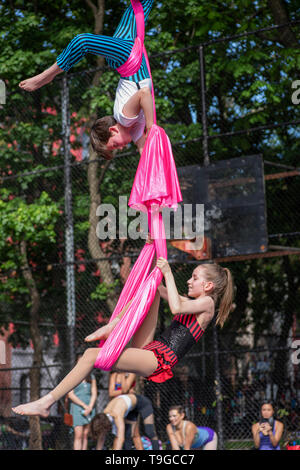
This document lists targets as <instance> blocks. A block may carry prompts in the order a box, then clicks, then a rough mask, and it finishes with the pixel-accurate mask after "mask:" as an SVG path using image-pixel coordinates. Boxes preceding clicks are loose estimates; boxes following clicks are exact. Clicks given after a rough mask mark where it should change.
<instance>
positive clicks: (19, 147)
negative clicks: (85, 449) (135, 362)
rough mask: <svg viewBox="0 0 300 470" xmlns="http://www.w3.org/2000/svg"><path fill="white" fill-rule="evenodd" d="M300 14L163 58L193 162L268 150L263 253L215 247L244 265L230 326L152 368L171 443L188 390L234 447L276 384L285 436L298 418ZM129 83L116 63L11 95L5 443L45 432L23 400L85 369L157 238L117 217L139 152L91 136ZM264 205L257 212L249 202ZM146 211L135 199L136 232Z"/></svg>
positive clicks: (171, 105) (6, 140)
mask: <svg viewBox="0 0 300 470" xmlns="http://www.w3.org/2000/svg"><path fill="white" fill-rule="evenodd" d="M287 27H289V28H290V29H291V30H292V31H293V33H294V34H295V35H296V36H297V35H298V36H299V26H298V23H297V22H295V23H292V24H290V25H288V26H287V25H283V26H280V27H274V28H268V29H265V30H261V31H257V32H254V33H251V34H244V35H240V36H236V37H232V38H225V39H222V38H218V39H215V40H212V41H210V42H209V43H206V44H202V45H200V46H199V47H197V48H195V47H191V48H188V49H185V50H179V51H171V52H168V53H163V54H157V55H155V54H152V56H151V57H150V63H151V67H152V75H153V81H154V88H155V94H156V106H157V116H158V124H159V125H161V126H162V127H164V128H165V129H166V131H167V133H168V135H169V137H170V139H171V141H172V147H173V153H174V158H175V162H176V166H177V168H178V171H179V175H180V174H181V173H180V172H181V170H183V169H186V168H187V167H190V166H191V165H195V166H197V167H201V168H210V167H211V165H212V164H215V163H218V162H221V161H228V160H230V159H235V158H241V159H245V161H246V160H247V157H250V156H252V155H260V156H261V158H262V160H263V163H264V173H263V176H264V178H263V179H264V198H263V201H262V203H263V205H264V210H265V216H264V220H263V223H265V224H266V228H267V234H266V235H267V240H266V243H265V245H264V246H263V248H262V249H261V250H259V253H257V252H244V253H241V254H239V256H230V255H227V256H224V257H221V258H220V257H218V259H217V260H216V261H218V262H222V264H224V266H227V267H229V268H230V269H231V270H232V273H233V276H234V278H235V284H236V297H235V308H234V311H233V312H232V314H231V317H230V320H229V322H228V326H226V327H224V330H222V331H220V330H218V331H217V329H216V328H215V327H211V328H209V329H208V330H207V331H206V332H205V335H204V336H203V338H202V339H201V342H200V343H199V344H198V345H197V346H196V347H195V348H194V349H193V351H192V352H191V353H190V354H189V355H188V356H187V357H186V358H185V359H184V360H183V361H182V362H181V363H180V364H179V365H178V366H176V367H175V372H174V378H173V379H172V380H170V381H167V382H166V383H164V384H160V385H158V384H153V383H149V382H147V381H145V380H143V379H140V380H139V381H138V387H137V389H138V390H139V391H140V392H141V393H144V394H145V395H147V396H148V397H149V398H150V399H151V401H152V403H153V406H154V411H155V419H156V427H157V431H158V435H159V438H160V440H161V441H162V443H163V446H164V447H167V446H168V443H167V435H166V425H167V423H168V408H169V406H170V405H173V404H179V405H183V406H184V409H185V411H186V416H187V418H188V419H190V420H192V421H193V422H195V423H196V424H197V425H199V426H208V427H211V428H213V429H214V430H216V432H217V433H218V437H219V448H220V449H250V448H253V440H252V434H251V425H252V424H253V423H254V422H255V421H257V420H258V419H259V404H260V403H261V401H262V399H264V398H268V399H272V400H273V401H274V402H275V404H276V408H277V416H278V418H279V419H280V420H282V421H284V423H285V434H284V439H285V440H287V439H288V438H289V433H296V432H297V431H298V432H299V425H298V422H297V419H298V412H299V367H298V364H297V361H298V359H297V354H296V350H295V347H296V346H295V344H296V343H297V342H296V341H295V340H296V339H297V334H299V330H297V317H298V315H299V307H298V305H299V302H298V297H299V283H300V281H299V253H300V245H299V239H300V226H299V218H298V217H297V215H298V211H299V209H298V207H299V196H298V195H299V189H300V182H299V169H298V167H297V165H298V163H297V162H298V155H299V148H298V146H297V139H298V133H299V128H297V125H298V124H299V122H300V119H299V106H298V107H297V106H296V105H295V104H294V103H293V100H292V89H291V82H292V81H293V80H295V79H296V71H297V69H296V60H295V58H294V57H293V51H292V50H291V49H289V48H282V46H280V45H278V43H277V42H276V35H278V34H280V32H281V31H284V28H287ZM249 57H250V58H251V60H249ZM246 59H247V60H246ZM249 64H250V65H249ZM117 82H118V77H117V76H116V74H115V73H114V72H112V71H111V70H108V69H106V68H104V69H97V70H87V71H83V72H76V73H70V74H68V75H66V76H64V77H63V78H62V79H60V78H57V79H56V80H55V82H53V84H50V85H48V86H46V87H44V88H42V89H40V90H38V91H37V92H34V93H32V94H28V93H22V92H20V91H11V92H10V93H8V95H7V99H6V104H5V105H3V106H2V108H1V122H2V124H1V137H0V145H1V150H2V154H3V167H2V171H1V173H2V175H1V176H2V180H1V183H2V184H1V191H2V201H3V202H2V205H1V211H2V213H1V218H2V225H1V227H2V240H3V241H2V245H0V247H1V258H2V261H1V271H0V281H1V283H0V285H1V305H0V308H1V324H2V325H3V332H4V333H5V336H4V337H3V341H6V349H5V350H3V351H2V353H3V354H4V356H5V357H4V359H5V360H3V361H2V363H3V364H2V365H0V394H1V400H0V403H1V404H0V406H1V411H0V413H1V416H2V418H1V419H2V434H1V446H2V448H9V449H14V448H27V447H28V446H32V445H33V444H32V443H31V442H30V438H29V436H30V434H31V433H32V429H31V433H30V432H29V431H28V429H29V428H28V424H27V421H24V420H23V419H20V418H16V417H14V416H12V414H11V406H15V405H17V404H19V403H22V402H24V401H28V400H31V399H34V398H35V396H36V395H35V394H36V392H37V389H38V394H39V393H41V394H44V393H45V392H46V391H47V390H50V389H51V388H52V387H53V386H54V385H56V384H57V383H58V381H59V379H60V378H61V377H62V376H63V375H64V374H65V373H66V372H67V371H68V370H69V369H70V367H71V366H72V365H73V364H74V362H75V355H76V351H77V349H78V348H81V347H82V345H83V339H84V337H85V336H86V335H87V334H88V333H90V332H92V331H94V330H95V329H96V328H97V327H98V325H99V324H101V323H103V322H104V321H106V320H107V319H108V318H109V316H110V314H111V312H112V311H113V308H114V306H115V304H116V299H117V298H118V295H119V293H120V291H121V289H122V286H123V284H124V282H125V280H126V278H127V276H128V273H129V272H130V269H131V267H132V265H133V263H134V261H135V259H136V258H137V256H138V254H139V252H140V249H141V247H142V246H143V244H144V240H143V239H141V238H139V237H138V236H137V237H136V239H133V238H130V237H128V236H127V234H128V232H127V234H126V233H125V235H124V233H123V232H124V227H123V226H122V230H123V232H122V234H121V224H122V221H120V220H119V218H118V214H119V213H120V211H121V206H122V205H123V206H122V207H123V208H124V205H125V207H126V204H127V200H128V197H129V194H130V190H131V186H132V183H133V179H134V175H135V171H136V168H137V163H138V154H137V152H136V151H135V150H134V148H130V149H127V150H126V151H123V152H122V153H120V155H118V156H117V157H116V158H115V159H114V160H113V161H112V162H110V163H108V162H106V161H104V160H103V159H101V158H99V157H98V156H97V155H95V154H94V153H93V152H92V151H91V149H90V147H89V128H90V126H91V124H92V122H93V121H94V120H95V118H96V116H101V115H104V114H110V113H112V107H113V99H114V93H115V89H116V86H117ZM156 84H159V86H157V87H156ZM192 168H193V167H192ZM240 176H243V175H240ZM235 190H236V191H237V192H238V193H239V195H241V194H242V193H243V191H244V190H245V187H244V186H243V184H242V183H241V182H240V181H236V182H235ZM193 201H194V202H195V201H196V202H197V203H202V202H203V201H201V200H199V199H198V200H195V199H193ZM104 204H107V205H109V207H113V208H114V211H115V212H113V218H114V216H115V220H111V219H107V220H106V224H107V225H105V223H103V227H104V229H106V230H108V228H109V224H110V223H113V224H115V226H116V236H115V237H113V238H112V239H106V240H105V239H104V240H103V239H99V237H98V234H99V225H98V224H99V221H100V213H99V207H100V206H101V207H102V208H104V209H105V207H106V206H103V205H104ZM107 207H108V206H107ZM249 207H250V206H249ZM249 207H248V208H247V207H245V208H244V211H247V210H248V211H249V213H250V209H249ZM104 209H103V210H104ZM246 213H247V212H246ZM101 215H102V216H104V215H105V213H104V212H103V213H101ZM206 216H207V214H206ZM110 217H111V216H110ZM136 218H137V214H134V213H130V211H128V214H127V230H128V231H129V229H130V224H132V226H135V224H136ZM249 220H250V219H249ZM229 222H231V229H232V232H230V233H233V232H234V231H235V230H238V220H235V221H229ZM249 223H250V222H249ZM257 223H258V222H257ZM217 241H218V240H217ZM168 249H169V251H168V253H169V260H170V263H171V265H172V270H173V272H174V275H175V279H176V283H177V285H178V287H179V290H180V291H182V292H184V291H185V289H186V281H187V279H189V277H190V276H191V273H192V270H193V269H194V268H195V266H196V265H197V263H198V260H196V259H195V257H193V256H191V255H190V254H187V253H186V252H184V251H179V250H177V249H176V248H174V246H172V245H171V244H170V243H168ZM159 318H160V319H159V324H158V331H161V330H163V329H164V327H165V326H166V325H168V324H169V322H170V315H169V313H168V308H167V306H166V304H165V303H164V302H161V306H160V316H159ZM8 338H9V341H10V343H9V344H10V345H11V346H9V345H8ZM3 354H2V355H3ZM34 371H35V373H34ZM96 377H97V383H98V400H97V410H98V411H101V410H102V409H103V407H104V405H105V404H106V403H107V401H108V393H107V388H108V373H103V372H100V371H96ZM34 381H35V382H34ZM36 381H37V382H36ZM32 383H35V384H37V383H38V385H35V386H33V385H32ZM64 411H65V404H64V403H63V402H61V403H59V404H58V405H57V406H56V407H54V408H53V409H52V411H51V415H50V417H49V418H47V419H42V420H41V429H42V445H43V448H44V449H49V448H71V447H72V434H71V433H70V429H69V428H68V427H66V426H65V425H64V424H63V420H62V415H63V413H64ZM141 432H143V429H142V427H141ZM90 445H91V446H93V443H92V442H91V443H90Z"/></svg>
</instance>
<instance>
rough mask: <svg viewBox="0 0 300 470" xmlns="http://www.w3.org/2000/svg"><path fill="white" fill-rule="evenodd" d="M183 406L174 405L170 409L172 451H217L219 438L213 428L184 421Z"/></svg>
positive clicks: (169, 434) (168, 429)
mask: <svg viewBox="0 0 300 470" xmlns="http://www.w3.org/2000/svg"><path fill="white" fill-rule="evenodd" d="M184 418H185V414H184V411H183V408H182V406H177V405H174V406H172V407H171V408H170V409H169V421H170V423H169V424H168V425H167V434H168V437H169V439H170V443H171V447H172V450H190V449H194V450H196V449H198V450H200V449H202V450H216V449H217V446H218V437H217V434H216V433H215V431H214V430H213V429H211V428H207V427H201V426H196V425H195V424H194V423H192V422H191V421H187V420H185V419H184Z"/></svg>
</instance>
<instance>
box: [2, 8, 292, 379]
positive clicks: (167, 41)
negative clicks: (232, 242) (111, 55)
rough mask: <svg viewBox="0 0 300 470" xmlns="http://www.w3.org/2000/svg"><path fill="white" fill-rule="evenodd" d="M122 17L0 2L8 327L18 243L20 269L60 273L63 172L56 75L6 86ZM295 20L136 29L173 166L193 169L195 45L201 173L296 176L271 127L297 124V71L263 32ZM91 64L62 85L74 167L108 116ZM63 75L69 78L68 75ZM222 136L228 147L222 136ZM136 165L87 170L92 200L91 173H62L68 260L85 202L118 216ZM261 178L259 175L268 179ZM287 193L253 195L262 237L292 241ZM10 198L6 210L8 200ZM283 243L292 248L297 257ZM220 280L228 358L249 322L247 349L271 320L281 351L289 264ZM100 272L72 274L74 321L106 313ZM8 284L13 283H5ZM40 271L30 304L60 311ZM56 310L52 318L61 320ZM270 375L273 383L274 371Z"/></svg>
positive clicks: (85, 221)
mask: <svg viewBox="0 0 300 470" xmlns="http://www.w3.org/2000/svg"><path fill="white" fill-rule="evenodd" d="M127 4H128V1H121V0H106V1H104V0H102V1H101V0H99V2H95V3H93V2H92V1H89V0H86V1H85V2H83V1H76V0H75V1H72V2H68V1H65V0H57V1H53V2H46V1H44V0H41V1H39V2H37V1H26V2H24V1H23V0H14V1H11V0H10V1H8V0H3V1H2V2H1V5H0V46H1V56H0V78H1V79H3V80H5V83H6V87H7V103H6V105H4V106H3V107H2V109H1V110H0V152H1V162H2V164H1V176H2V177H4V178H6V179H4V180H3V187H4V188H5V192H4V193H3V205H1V206H0V208H1V211H2V213H3V216H4V219H3V221H2V222H1V224H3V230H7V232H5V234H6V235H5V237H4V236H2V241H1V242H0V243H1V245H0V251H1V254H2V255H3V258H2V261H1V263H2V264H1V270H2V271H1V275H2V284H1V299H2V307H1V308H2V313H1V315H2V317H3V316H5V318H6V319H7V318H8V316H7V313H9V314H11V312H12V309H11V301H14V302H17V305H18V306H20V305H22V308H21V309H20V310H19V313H18V315H19V316H20V319H21V318H24V317H25V318H26V312H28V309H29V308H30V306H29V304H28V306H27V307H26V305H27V303H28V302H29V303H30V300H29V297H28V286H26V283H24V279H22V276H21V273H20V269H21V264H20V252H19V251H18V244H19V243H20V241H21V239H22V240H26V242H27V247H28V250H27V256H28V259H29V262H31V263H35V262H36V263H37V264H38V266H42V265H43V266H49V265H50V266H52V264H53V263H59V262H60V261H63V260H64V245H63V240H64V225H63V218H62V217H59V215H62V214H59V213H58V211H63V208H64V187H63V176H62V175H63V168H61V169H60V170H59V171H56V172H54V171H50V170H49V168H51V167H53V166H54V165H62V164H63V156H62V152H61V150H62V135H61V76H60V77H57V78H56V79H55V80H54V82H53V83H51V84H49V85H47V86H45V87H43V88H42V89H40V90H38V91H37V92H35V93H33V94H28V93H25V92H21V91H20V90H19V88H18V83H19V82H20V81H21V80H22V79H25V78H27V77H30V76H32V75H35V74H37V73H39V72H41V71H42V70H44V69H45V68H47V67H49V66H50V65H51V64H53V63H54V62H55V59H56V57H57V55H58V54H59V53H60V52H61V51H62V49H63V48H64V47H65V46H66V45H67V43H68V42H69V41H70V40H71V39H72V38H73V37H74V36H75V35H76V34H78V33H82V32H91V33H92V32H95V31H97V32H98V33H99V32H101V33H102V34H107V35H111V34H112V33H113V31H114V29H115V27H116V26H117V24H118V22H119V20H120V17H121V14H122V11H123V9H124V7H125V6H126V5H127ZM101 6H102V7H104V13H105V15H104V17H103V24H100V25H99V23H97V19H98V20H99V17H100V14H99V12H100V7H101ZM98 7H99V8H98ZM97 8H98V10H97ZM97 14H98V16H97ZM297 17H298V2H297V1H296V0H290V1H284V0H278V1H277V0H259V1H255V2H253V1H251V0H239V1H218V2H212V1H206V2H202V1H199V0H176V1H175V0H169V1H167V2H166V1H165V2H160V1H158V0H156V1H155V4H154V8H153V11H152V12H151V15H150V18H149V23H148V28H147V34H146V47H147V50H148V53H149V56H150V63H151V68H152V73H153V79H154V87H155V93H156V105H157V118H158V124H160V125H162V126H163V127H165V128H166V130H167V132H168V134H169V136H170V138H171V140H172V143H173V151H174V156H175V160H176V164H177V166H185V165H189V164H195V163H198V164H200V165H202V164H203V158H204V155H203V125H202V109H203V102H202V95H201V86H200V84H201V76H200V65H199V45H200V44H203V45H204V46H203V47H204V59H205V72H206V75H205V81H206V93H205V104H206V110H207V125H208V134H209V139H208V152H209V157H210V161H211V162H214V161H217V160H224V159H228V158H233V157H237V156H245V155H251V154H257V153H262V154H263V157H264V159H265V160H269V161H272V162H274V163H281V164H282V163H284V164H286V165H290V166H291V167H295V166H297V165H298V157H299V145H298V140H297V137H298V133H299V130H298V129H297V128H296V126H295V125H281V124H282V123H287V122H292V121H296V120H297V119H299V106H298V107H297V106H295V105H294V104H293V103H292V100H291V94H292V88H291V87H292V82H293V81H294V80H296V79H297V78H298V70H299V64H300V56H299V47H298V44H299V25H298V26H297V25H293V26H284V27H282V28H280V29H269V30H267V28H270V27H271V26H274V25H276V24H285V23H287V22H288V21H292V20H295V19H297ZM102 26H103V27H102ZM257 29H264V31H261V32H259V33H254V34H247V36H241V37H238V38H235V39H231V40H230V39H228V40H227V41H225V42H224V41H219V39H220V38H222V37H227V36H236V35H242V34H245V33H251V32H255V31H256V30H257ZM174 51H176V52H174ZM99 65H101V66H102V65H103V63H102V62H101V61H99V59H97V58H96V57H95V56H88V57H86V58H85V59H84V60H82V61H81V62H80V63H78V64H77V65H76V66H75V67H74V69H73V70H72V71H71V72H70V74H69V77H70V80H69V87H70V114H71V125H72V136H73V137H75V138H72V152H73V155H74V157H73V161H74V163H76V158H78V157H76V155H77V154H76V150H78V149H79V148H81V146H82V140H80V138H79V134H77V131H78V130H79V129H81V130H83V131H84V130H85V128H88V127H89V125H90V121H91V119H92V118H94V117H96V116H101V115H104V114H110V113H112V109H113V100H114V93H115V88H116V85H117V82H118V76H117V73H116V72H114V71H111V70H108V69H107V68H105V69H103V70H101V71H100V72H95V71H94V70H93V71H91V72H89V73H79V72H83V71H84V70H86V69H92V68H93V67H96V66H99ZM73 72H78V73H76V74H74V75H73ZM262 126H265V127H266V128H264V127H262ZM271 126H272V127H271ZM268 127H270V128H268ZM253 129H256V130H255V131H253ZM233 132H236V134H235V135H232V133H233ZM89 158H91V154H90V152H89ZM137 162H138V156H137V154H136V152H135V150H134V149H133V148H130V149H129V152H128V151H126V156H123V157H122V158H118V159H115V160H114V162H113V163H112V164H111V165H110V166H108V165H107V166H105V165H104V164H103V162H100V163H99V168H98V169H97V175H96V176H97V177H96V180H95V181H96V186H97V184H98V187H101V193H99V192H98V193H97V194H96V193H94V194H93V193H92V192H91V190H90V189H91V174H90V173H89V172H88V170H86V169H85V168H84V166H83V165H82V166H80V167H79V169H76V171H75V170H74V169H73V170H72V171H73V173H72V176H73V209H74V220H75V241H76V247H78V246H80V247H81V248H80V249H81V250H83V251H81V252H79V250H78V249H77V248H76V250H77V251H76V259H77V261H80V259H81V257H88V256H89V255H88V253H89V249H90V246H89V243H88V231H89V229H90V227H91V221H90V220H89V213H90V209H91V204H92V203H93V202H95V200H94V199H93V197H94V195H95V194H96V195H97V204H99V203H100V202H108V203H113V204H114V205H115V206H116V207H117V205H118V195H127V196H128V195H129V193H130V188H131V185H132V182H133V178H134V174H135V170H136V167H137ZM89 166H91V165H89ZM266 168H267V169H268V171H270V172H275V171H277V170H276V169H275V168H274V169H273V168H272V167H266ZM32 170H43V171H45V172H44V173H41V174H39V175H38V176H36V175H30V174H28V175H27V176H26V177H23V178H22V179H9V177H10V176H11V175H17V174H20V173H22V172H31V171H32ZM47 170H48V171H47ZM94 176H95V175H94ZM299 189H300V188H299V177H295V178H289V179H281V180H280V181H278V180H276V181H274V182H268V183H267V184H266V196H267V209H268V214H267V215H268V230H269V232H270V233H278V232H293V231H295V232H296V231H299V225H297V224H298V220H297V217H291V214H292V215H293V216H294V215H295V214H296V213H297V211H298V202H297V198H296V194H299ZM89 191H90V192H89ZM9 196H11V197H12V198H13V199H11V200H9ZM18 211H20V213H19V212H18ZM51 211H52V212H51ZM13 214H14V216H12V215H13ZM49 217H50V218H49ZM50 219H52V220H50ZM5 221H6V222H5ZM30 221H31V222H30ZM22 224H23V225H22ZM35 225H36V227H34V226H35ZM1 226H2V225H1ZM33 227H34V229H33ZM10 237H11V238H10ZM10 240H13V242H11V241H10ZM54 241H55V244H54ZM281 242H282V243H283V244H287V243H290V240H289V239H286V238H282V240H281ZM35 243H37V245H35ZM293 243H294V246H295V245H296V244H297V242H294V241H293ZM110 249H111V250H112V251H114V250H115V251H117V250H119V249H120V245H118V244H116V245H112V246H111V247H110ZM91 257H92V258H96V257H97V256H94V255H93V256H92V255H91ZM93 267H94V265H93ZM229 267H230V268H231V269H232V271H233V274H234V277H235V280H236V285H237V295H236V309H235V311H234V314H232V316H231V320H230V321H229V322H228V327H227V329H228V330H231V331H234V334H233V336H228V338H229V339H228V343H227V345H230V346H232V345H233V344H234V340H235V338H236V337H237V336H238V332H239V329H240V328H242V329H244V328H246V327H247V326H249V324H253V323H254V329H255V341H258V338H259V335H260V334H261V333H262V332H263V331H266V330H268V328H269V327H270V324H271V323H272V319H273V318H278V325H281V327H280V328H279V330H278V331H279V335H280V341H281V343H280V344H286V339H287V336H288V332H289V331H290V326H291V319H292V316H291V315H293V314H294V313H299V307H298V305H297V304H296V301H295V298H296V295H298V289H299V285H298V283H297V276H296V273H297V269H299V262H298V259H297V258H294V257H291V258H288V259H286V260H284V259H282V258H281V259H277V258H275V259H273V260H272V261H270V260H259V261H257V260H253V261H247V262H245V263H243V264H242V263H232V264H230V265H229ZM97 268H99V266H98V265H97ZM99 271H101V270H99V269H98V270H96V271H93V268H92V269H87V268H86V265H85V264H84V263H82V265H80V263H79V264H78V265H77V270H76V283H77V284H76V285H77V289H78V292H80V294H78V298H77V305H78V308H79V312H78V317H79V318H80V319H82V318H83V317H93V318H94V317H97V313H99V311H100V312H106V313H108V310H110V309H111V307H109V308H107V305H106V304H105V302H106V301H107V299H108V296H109V295H110V293H111V290H112V289H110V286H112V285H113V284H112V283H111V282H110V281H109V282H108V283H107V286H108V287H107V286H106V287H105V286H104V287H101V288H99V287H97V286H99V276H100V277H101V275H103V273H101V272H99ZM103 271H104V267H103ZM13 272H17V273H19V275H18V276H12V273H13ZM42 272H43V275H40V274H39V272H38V270H36V271H34V270H33V276H34V279H35V281H36V283H37V289H38V291H39V293H40V294H42V293H44V294H43V295H44V297H43V296H42V305H43V298H45V299H49V298H50V296H51V293H52V292H53V290H54V289H55V290H56V293H57V296H56V299H55V300H58V299H59V300H61V302H60V304H61V305H62V304H63V303H64V297H63V296H64V284H63V283H64V270H60V271H58V270H56V271H55V270H51V269H50V270H49V271H47V270H46V271H45V270H43V271H42ZM54 272H55V274H54ZM95 272H96V273H97V274H95ZM182 272H186V270H184V269H183V270H182V271H181V269H180V268H178V270H177V272H176V275H177V277H178V280H179V282H181V283H182V285H183V281H182V280H181V279H182V278H181V277H180V273H182ZM112 273H113V274H114V276H115V277H117V276H118V275H119V274H118V270H115V271H114V270H113V271H112ZM92 274H94V276H92ZM3 276H4V278H3ZM3 279H4V282H3ZM82 292H84V294H82ZM287 292H289V300H288V301H287V300H286V295H285V294H286V293H287ZM293 292H294V296H293ZM93 293H94V294H93ZM24 300H25V301H24ZM24 305H25V307H24ZM50 305H51V306H52V307H53V308H52V309H51V308H50V309H49V310H48V315H49V316H51V315H50V311H51V314H53V312H58V310H59V309H58V307H57V305H58V303H55V302H54V301H53V304H51V303H50ZM54 305H55V307H54ZM87 307H88V313H86V309H87ZM56 309H57V310H56ZM60 311H63V312H64V311H65V308H60ZM44 312H45V310H43V313H44ZM57 314H58V313H57ZM60 314H61V315H62V313H60ZM54 315H55V314H54ZM9 318H11V317H10V316H9ZM62 318H63V316H61V317H60V318H59V319H60V320H61V319H62ZM224 330H225V331H226V327H225V329H224ZM26 335H27V333H25V329H24V328H23V329H22V328H21V326H20V327H17V326H16V331H15V333H14V338H15V339H16V342H19V343H20V342H21V341H23V343H24V342H25V341H26V340H28V339H29V338H28V335H27V338H26ZM224 341H225V335H224ZM278 371H279V372H278V373H280V372H281V371H282V369H280V368H279V369H278ZM282 373H284V371H283V372H282Z"/></svg>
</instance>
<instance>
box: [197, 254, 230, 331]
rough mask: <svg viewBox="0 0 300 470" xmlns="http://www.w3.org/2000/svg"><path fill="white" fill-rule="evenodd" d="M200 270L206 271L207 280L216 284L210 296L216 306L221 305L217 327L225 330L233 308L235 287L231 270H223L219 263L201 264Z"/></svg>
mask: <svg viewBox="0 0 300 470" xmlns="http://www.w3.org/2000/svg"><path fill="white" fill-rule="evenodd" d="M199 268H204V269H205V278H206V280H207V281H211V282H212V283H213V284H214V288H213V292H212V293H211V294H210V296H211V297H212V298H213V300H214V302H215V304H217V303H219V309H218V315H217V319H216V325H220V327H221V328H223V325H224V323H225V321H226V320H227V318H228V316H229V313H230V311H231V308H232V302H233V294H234V286H233V277H232V274H231V272H230V271H229V269H227V268H223V267H222V266H220V265H219V264H217V263H205V264H201V265H200V266H199Z"/></svg>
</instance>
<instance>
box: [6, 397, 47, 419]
mask: <svg viewBox="0 0 300 470" xmlns="http://www.w3.org/2000/svg"><path fill="white" fill-rule="evenodd" d="M54 402H55V400H54V398H53V397H52V395H51V393H48V395H45V396H44V397H42V398H40V399H39V400H36V401H32V402H30V403H26V404H24V405H19V406H16V407H15V408H12V410H13V412H14V413H16V414H18V415H25V416H42V417H43V418H47V416H49V413H50V407H51V406H52V405H53V403H54Z"/></svg>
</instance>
